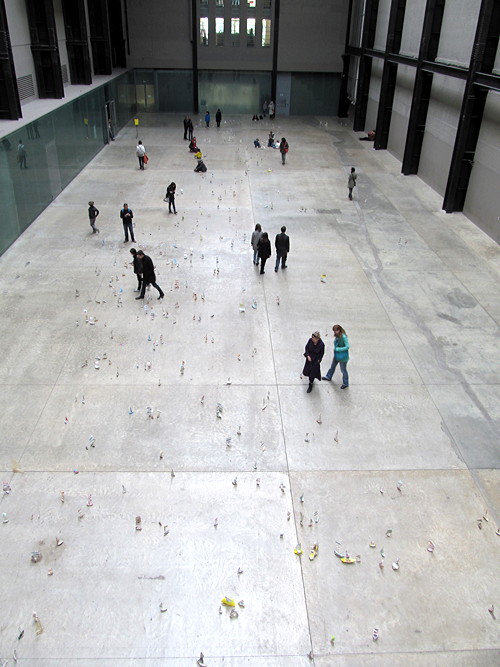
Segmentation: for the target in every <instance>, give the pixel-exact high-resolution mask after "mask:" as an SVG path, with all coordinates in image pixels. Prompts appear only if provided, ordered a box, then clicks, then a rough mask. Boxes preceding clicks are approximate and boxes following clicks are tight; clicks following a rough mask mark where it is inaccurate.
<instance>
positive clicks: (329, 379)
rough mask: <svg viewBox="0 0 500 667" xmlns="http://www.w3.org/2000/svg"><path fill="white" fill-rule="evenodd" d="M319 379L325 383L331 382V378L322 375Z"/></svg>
mask: <svg viewBox="0 0 500 667" xmlns="http://www.w3.org/2000/svg"><path fill="white" fill-rule="evenodd" d="M321 379H322V380H326V381H327V382H331V381H332V378H327V377H326V375H324V376H323V377H322V378H321Z"/></svg>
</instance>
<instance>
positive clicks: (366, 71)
mask: <svg viewBox="0 0 500 667" xmlns="http://www.w3.org/2000/svg"><path fill="white" fill-rule="evenodd" d="M378 4H379V0H366V5H365V17H364V23H363V34H362V37H361V49H362V54H361V56H360V60H359V72H358V88H357V91H356V106H355V109H354V123H353V130H354V131H355V132H359V131H360V130H364V129H365V122H366V110H367V107H368V94H369V92H370V79H371V74H372V58H371V56H368V55H366V54H365V50H366V49H373V45H374V44H375V32H376V30H377V14H378Z"/></svg>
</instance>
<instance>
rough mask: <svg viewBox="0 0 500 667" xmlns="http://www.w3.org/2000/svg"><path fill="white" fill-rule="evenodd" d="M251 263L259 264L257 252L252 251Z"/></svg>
mask: <svg viewBox="0 0 500 667" xmlns="http://www.w3.org/2000/svg"><path fill="white" fill-rule="evenodd" d="M253 263H254V264H258V263H259V251H258V250H254V251H253Z"/></svg>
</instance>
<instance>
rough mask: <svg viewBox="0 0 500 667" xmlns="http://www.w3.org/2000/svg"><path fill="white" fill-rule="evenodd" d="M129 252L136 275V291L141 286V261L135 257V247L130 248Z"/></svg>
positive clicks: (139, 289) (138, 290)
mask: <svg viewBox="0 0 500 667" xmlns="http://www.w3.org/2000/svg"><path fill="white" fill-rule="evenodd" d="M130 254H131V255H132V258H133V259H132V265H133V267H134V273H135V275H136V276H137V289H136V290H135V291H136V292H140V291H141V287H142V262H141V260H140V259H139V257H137V250H136V249H135V248H130Z"/></svg>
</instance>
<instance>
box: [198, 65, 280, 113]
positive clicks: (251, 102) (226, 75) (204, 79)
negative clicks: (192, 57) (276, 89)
mask: <svg viewBox="0 0 500 667" xmlns="http://www.w3.org/2000/svg"><path fill="white" fill-rule="evenodd" d="M270 90H271V73H270V72H220V71H210V72H199V76H198V91H199V99H200V108H201V109H212V108H214V109H216V108H217V107H220V109H221V110H222V113H223V114H224V113H248V114H250V115H253V114H255V113H260V112H261V109H262V103H263V102H264V100H266V99H267V100H268V99H269V91H270Z"/></svg>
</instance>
